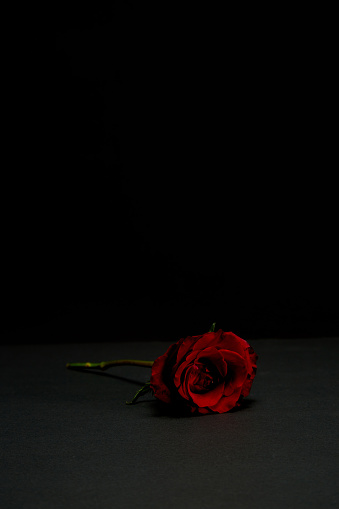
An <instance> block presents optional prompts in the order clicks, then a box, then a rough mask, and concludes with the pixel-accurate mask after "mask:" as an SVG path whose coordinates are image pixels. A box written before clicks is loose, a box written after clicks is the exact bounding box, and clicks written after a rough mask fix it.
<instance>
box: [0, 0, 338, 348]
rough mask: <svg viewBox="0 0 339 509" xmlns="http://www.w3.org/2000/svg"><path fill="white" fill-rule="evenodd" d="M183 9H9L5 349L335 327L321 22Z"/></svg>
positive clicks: (332, 200)
mask: <svg viewBox="0 0 339 509" xmlns="http://www.w3.org/2000/svg"><path fill="white" fill-rule="evenodd" d="M180 9H182V8H181V7H180ZM180 9H179V8H178V9H177V10H176V11H174V10H173V9H171V8H170V7H169V6H167V7H162V8H161V9H160V8H159V7H158V6H154V5H152V6H145V5H142V6H140V5H139V4H134V3H129V2H121V4H120V3H119V2H115V3H114V4H113V6H110V7H107V8H106V9H104V8H99V7H94V6H91V7H90V8H89V7H88V8H86V7H82V8H81V10H76V9H75V8H73V7H68V8H67V10H66V9H63V8H61V7H55V10H53V11H52V9H50V10H49V11H47V10H45V11H44V12H41V11H39V12H34V11H32V10H30V11H29V12H23V11H20V12H16V13H11V14H8V17H7V20H6V27H5V34H6V48H5V57H4V69H5V72H4V82H5V86H6V92H5V93H4V95H3V113H4V114H3V118H4V127H5V135H4V136H3V144H4V149H3V169H2V177H1V178H2V185H1V195H2V200H1V202H2V255H3V261H2V285H1V286H2V294H3V304H2V313H1V314H2V318H1V334H2V336H3V338H4V339H5V341H8V342H49V341H50V342H69V341H75V342H77V341H82V342H83V341H106V340H107V341H114V340H121V339H132V340H146V339H166V340H170V339H173V340H177V339H178V338H179V337H182V336H184V335H190V334H200V333H203V332H205V331H207V330H208V327H209V326H210V324H211V323H212V322H214V321H215V322H217V328H219V327H220V328H222V329H223V330H231V331H233V332H235V333H236V334H238V335H240V336H242V337H245V338H247V339H251V338H273V337H276V338H294V337H318V336H322V337H325V336H338V331H339V321H338V297H337V287H338V286H337V285H338V270H337V248H336V225H337V212H336V207H335V205H336V200H337V193H336V192H335V165H334V164H333V155H334V153H335V151H334V131H333V130H332V129H331V122H332V120H333V119H332V106H331V98H330V97H331V87H332V86H333V85H332V83H333V77H332V74H331V73H332V67H333V66H332V65H331V57H330V54H331V47H332V33H331V31H330V30H327V31H324V30H323V28H322V25H321V23H322V22H321V20H319V21H318V24H315V23H314V17H313V18H312V22H311V21H310V20H309V19H308V15H310V16H311V14H312V15H313V16H314V14H315V13H308V14H306V13H303V12H293V13H291V12H290V13H288V12H273V11H272V12H265V16H264V13H261V12H258V11H252V12H249V11H246V12H245V11H241V10H240V11H239V12H233V11H232V12H231V11H229V12H227V11H222V12H221V11H220V12H217V10H215V11H213V9H211V10H209V11H208V12H205V10H204V9H201V10H199V9H198V8H197V7H194V9H193V8H188V7H187V8H186V11H184V10H180ZM324 32H326V33H324Z"/></svg>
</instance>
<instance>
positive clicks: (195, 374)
mask: <svg viewBox="0 0 339 509" xmlns="http://www.w3.org/2000/svg"><path fill="white" fill-rule="evenodd" d="M215 383H216V380H215V378H214V376H213V373H212V372H211V370H210V369H209V368H208V367H207V366H205V365H203V364H199V365H197V364H193V366H192V370H191V373H190V384H191V390H192V389H193V390H194V392H199V393H201V392H207V391H210V390H211V389H212V388H213V387H214V385H215Z"/></svg>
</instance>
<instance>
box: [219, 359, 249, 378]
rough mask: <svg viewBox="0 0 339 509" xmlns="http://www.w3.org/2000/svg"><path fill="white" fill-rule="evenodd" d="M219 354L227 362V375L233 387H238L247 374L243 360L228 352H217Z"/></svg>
mask: <svg viewBox="0 0 339 509" xmlns="http://www.w3.org/2000/svg"><path fill="white" fill-rule="evenodd" d="M219 352H220V353H221V354H222V356H223V358H224V359H225V361H226V362H227V366H228V374H229V375H230V376H231V379H232V382H233V385H234V387H240V386H241V385H242V384H243V383H244V381H245V380H246V377H247V374H248V371H247V366H246V361H245V359H244V358H243V357H241V355H239V354H238V353H236V352H231V351H230V350H219Z"/></svg>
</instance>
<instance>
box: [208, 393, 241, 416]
mask: <svg viewBox="0 0 339 509" xmlns="http://www.w3.org/2000/svg"><path fill="white" fill-rule="evenodd" d="M240 391H241V390H240V388H237V389H236V390H235V391H234V393H233V394H232V396H223V397H222V398H220V400H219V401H218V403H216V404H215V405H213V406H209V408H210V409H211V410H212V411H213V412H218V413H219V414H223V413H224V412H228V411H229V410H232V408H234V407H235V406H236V405H237V402H238V399H239V397H240Z"/></svg>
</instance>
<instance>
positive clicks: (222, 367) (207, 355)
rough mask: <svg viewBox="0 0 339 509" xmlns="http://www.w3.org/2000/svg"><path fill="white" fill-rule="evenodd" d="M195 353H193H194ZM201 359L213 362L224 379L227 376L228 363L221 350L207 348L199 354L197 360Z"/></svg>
mask: <svg viewBox="0 0 339 509" xmlns="http://www.w3.org/2000/svg"><path fill="white" fill-rule="evenodd" d="M192 353H193V352H192ZM201 359H206V360H208V361H209V362H211V363H212V364H213V365H214V366H215V367H216V369H217V370H218V371H219V373H220V375H221V376H222V377H223V378H224V377H225V376H226V374H227V363H226V362H225V359H224V357H223V354H222V353H221V352H220V350H217V349H216V348H214V347H213V346H210V347H208V348H205V350H202V351H201V352H198V355H197V357H196V360H197V361H199V360H201Z"/></svg>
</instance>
